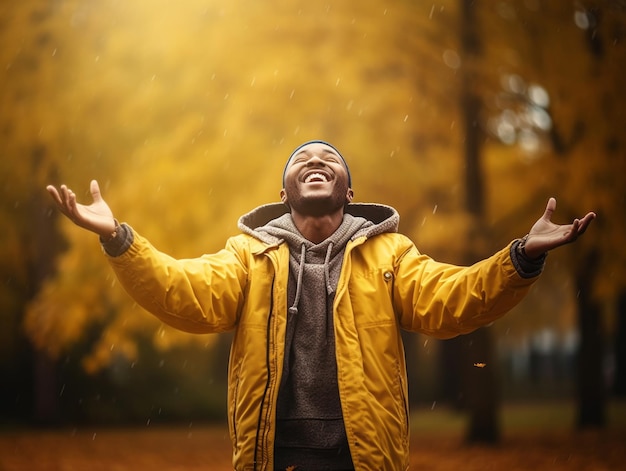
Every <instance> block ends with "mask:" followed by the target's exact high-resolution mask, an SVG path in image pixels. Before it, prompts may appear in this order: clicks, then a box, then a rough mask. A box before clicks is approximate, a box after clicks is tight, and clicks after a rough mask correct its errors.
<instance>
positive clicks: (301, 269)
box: [289, 244, 306, 314]
mask: <svg viewBox="0 0 626 471" xmlns="http://www.w3.org/2000/svg"><path fill="white" fill-rule="evenodd" d="M305 256H306V245H304V244H302V245H301V247H300V266H299V267H298V281H297V282H296V297H295V299H294V300H293V305H292V306H291V307H290V308H289V314H297V313H298V303H299V302H300V293H301V292H302V276H303V275H304V259H305Z"/></svg>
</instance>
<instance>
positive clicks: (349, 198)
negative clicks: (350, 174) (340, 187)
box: [346, 188, 354, 203]
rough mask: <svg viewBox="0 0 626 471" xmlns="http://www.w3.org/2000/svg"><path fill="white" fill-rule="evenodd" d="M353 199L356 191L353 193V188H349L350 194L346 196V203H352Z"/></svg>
mask: <svg viewBox="0 0 626 471" xmlns="http://www.w3.org/2000/svg"><path fill="white" fill-rule="evenodd" d="M352 198H354V191H352V188H348V193H347V194H346V201H347V202H348V203H352Z"/></svg>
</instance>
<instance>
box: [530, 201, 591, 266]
mask: <svg viewBox="0 0 626 471" xmlns="http://www.w3.org/2000/svg"><path fill="white" fill-rule="evenodd" d="M555 209H556V200H555V199H554V198H550V199H549V200H548V204H547V206H546V210H545V212H544V213H543V216H542V217H541V218H540V219H539V220H538V221H537V222H536V223H535V224H534V225H533V227H532V228H531V229H530V232H529V233H528V239H527V241H526V246H525V247H524V251H525V252H526V255H527V256H528V257H529V258H538V257H540V256H541V255H542V254H544V253H546V252H548V251H550V250H552V249H555V248H557V247H560V246H561V245H565V244H569V243H571V242H574V241H575V240H576V239H577V238H578V237H579V236H581V235H582V234H583V233H584V232H585V231H586V230H587V227H588V226H589V224H591V221H593V220H594V219H595V217H596V214H595V213H593V212H589V213H587V214H586V215H585V216H584V217H583V218H582V219H574V221H573V222H572V223H571V224H564V225H558V224H554V223H553V222H552V221H551V219H552V213H553V212H554V210H555Z"/></svg>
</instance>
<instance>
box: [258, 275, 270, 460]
mask: <svg viewBox="0 0 626 471" xmlns="http://www.w3.org/2000/svg"><path fill="white" fill-rule="evenodd" d="M274 280H275V277H274V276H272V285H271V289H270V293H271V296H270V309H269V314H268V316H267V334H266V335H267V342H266V344H265V368H266V370H267V381H266V383H265V390H264V391H263V396H262V397H261V408H260V409H259V421H258V423H257V428H256V443H255V447H254V469H255V470H256V469H257V464H258V462H259V457H258V452H259V445H260V446H261V447H263V446H264V445H263V439H262V438H261V421H262V420H263V406H264V405H265V399H266V397H267V394H268V392H269V389H270V383H271V374H270V335H271V331H272V328H271V326H272V312H274ZM266 422H267V421H266Z"/></svg>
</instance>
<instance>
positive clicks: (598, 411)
mask: <svg viewBox="0 0 626 471" xmlns="http://www.w3.org/2000/svg"><path fill="white" fill-rule="evenodd" d="M597 260H598V254H597V253H595V252H593V251H592V252H591V253H590V254H589V255H588V257H587V262H586V263H583V264H582V266H581V268H580V270H579V272H578V273H577V277H576V286H577V289H578V328H579V332H580V347H579V351H578V418H577V426H578V428H581V429H583V428H593V427H604V426H605V425H606V396H607V394H606V385H605V379H604V367H603V366H604V365H603V358H604V342H603V340H604V326H603V324H602V313H601V309H600V306H599V304H598V302H597V301H596V300H594V299H593V298H592V296H591V282H592V280H593V279H594V277H595V275H596V270H597V267H598V263H597Z"/></svg>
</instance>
